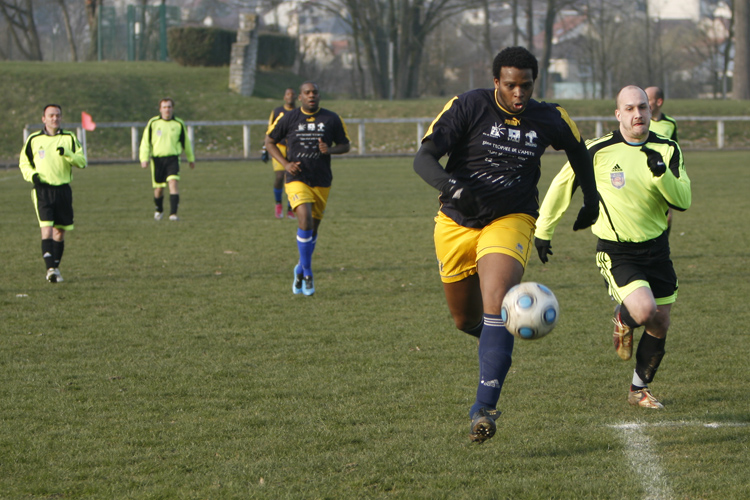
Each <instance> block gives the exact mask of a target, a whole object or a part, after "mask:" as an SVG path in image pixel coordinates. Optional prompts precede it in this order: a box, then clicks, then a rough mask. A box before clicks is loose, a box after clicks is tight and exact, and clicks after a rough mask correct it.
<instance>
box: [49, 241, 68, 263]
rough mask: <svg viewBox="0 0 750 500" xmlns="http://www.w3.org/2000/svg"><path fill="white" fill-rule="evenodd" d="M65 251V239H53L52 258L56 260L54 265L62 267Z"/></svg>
mask: <svg viewBox="0 0 750 500" xmlns="http://www.w3.org/2000/svg"><path fill="white" fill-rule="evenodd" d="M64 251H65V241H64V240H63V241H55V240H52V259H53V260H54V262H55V265H54V267H60V261H61V260H62V256H63V252H64Z"/></svg>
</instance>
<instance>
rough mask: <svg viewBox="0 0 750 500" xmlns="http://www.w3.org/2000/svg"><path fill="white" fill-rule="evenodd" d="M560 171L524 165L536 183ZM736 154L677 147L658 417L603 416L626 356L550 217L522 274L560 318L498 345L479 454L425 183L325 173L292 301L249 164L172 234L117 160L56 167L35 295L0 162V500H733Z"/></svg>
mask: <svg viewBox="0 0 750 500" xmlns="http://www.w3.org/2000/svg"><path fill="white" fill-rule="evenodd" d="M563 160H564V156H561V155H547V156H546V157H545V164H544V165H545V168H544V176H543V180H542V189H543V190H544V189H546V185H547V184H548V183H549V181H550V179H551V177H552V176H553V174H554V173H555V172H556V171H557V170H558V168H559V167H560V166H561V164H562V163H563ZM748 160H750V155H748V153H739V152H735V153H722V154H717V153H711V154H707V153H689V154H688V155H687V160H686V165H687V169H688V172H689V175H690V177H691V179H692V181H693V188H694V194H693V200H694V201H693V206H692V208H691V209H690V210H689V211H687V212H685V213H679V214H677V216H676V219H675V223H674V229H673V236H672V246H673V259H674V262H675V267H676V269H677V273H678V275H679V277H680V285H681V287H680V297H679V300H678V303H677V304H676V305H675V307H674V309H673V323H672V328H671V330H670V335H669V341H668V342H667V356H666V357H665V359H664V362H663V363H662V366H661V369H660V371H659V374H658V376H657V378H656V380H655V382H654V383H653V384H652V389H653V391H654V394H655V395H656V396H657V397H659V398H660V399H661V400H662V401H663V402H664V403H665V405H666V409H665V410H664V411H660V412H654V411H647V410H642V409H639V408H632V407H630V406H628V404H627V403H626V401H625V398H626V394H627V388H628V384H629V381H630V378H631V376H632V370H633V363H632V362H623V361H620V360H619V358H618V357H617V356H616V354H615V353H614V351H613V349H612V345H611V320H610V318H611V312H612V303H611V302H610V300H609V298H608V297H607V296H606V291H605V289H604V286H603V283H602V280H601V278H600V277H599V275H598V271H597V270H596V267H595V265H594V259H593V251H594V242H595V240H594V237H593V236H592V235H591V233H590V232H589V231H585V232H582V233H573V232H572V230H570V227H571V226H572V223H573V219H574V216H575V211H574V210H570V211H569V213H568V214H566V218H565V219H564V220H563V222H562V223H561V225H560V227H559V229H558V231H557V235H556V237H555V239H554V240H553V250H554V252H555V255H554V256H553V257H552V260H551V262H550V263H548V264H547V265H545V266H543V265H542V264H541V263H539V262H538V260H536V259H534V260H532V262H531V263H530V265H529V267H528V270H527V274H526V276H525V280H529V281H540V282H543V283H545V284H547V285H549V286H550V287H551V288H552V289H553V290H554V291H555V292H556V294H557V297H558V299H559V301H560V304H561V311H562V313H561V314H562V317H561V321H560V323H559V325H558V326H557V328H556V330H555V331H554V332H552V333H551V334H550V335H549V336H548V337H546V338H544V339H541V340H539V341H527V342H522V341H519V342H517V343H516V350H515V355H514V364H513V367H512V369H511V372H510V374H509V376H508V379H507V383H506V386H505V389H504V391H503V394H502V396H501V400H500V407H501V409H502V410H503V415H502V416H501V417H500V420H499V421H498V423H499V429H498V434H497V435H496V436H495V437H494V438H493V439H492V440H490V441H489V442H487V443H485V444H483V445H472V444H471V443H469V440H468V424H469V422H468V415H467V412H468V407H469V405H470V404H471V402H472V401H473V397H474V391H475V389H476V376H477V360H476V340H475V339H473V338H470V337H468V336H467V335H465V334H462V333H460V332H458V331H456V330H455V329H454V328H453V326H452V321H451V319H450V317H449V314H448V311H447V308H446V306H445V303H444V298H443V296H442V287H441V285H440V282H439V279H438V276H437V269H436V265H435V258H434V252H433V247H432V239H431V237H432V227H433V222H432V216H433V215H434V212H435V210H436V209H437V201H436V193H435V192H434V191H433V190H432V189H431V188H430V187H429V186H427V185H426V184H425V183H424V182H422V181H421V180H420V179H419V178H418V177H417V176H416V175H415V174H414V173H413V172H412V170H411V160H410V159H409V158H399V159H377V160H374V159H369V160H368V159H357V158H352V157H342V158H337V159H336V160H335V161H334V186H333V190H332V194H331V198H330V203H329V208H328V211H327V213H326V219H325V220H324V222H323V225H322V226H321V231H320V235H319V241H318V245H317V249H316V253H315V258H314V269H315V272H316V274H315V276H316V287H317V293H316V294H315V295H314V296H313V297H309V298H308V297H302V296H294V295H292V293H291V281H292V267H293V266H294V264H295V262H296V258H297V253H296V245H295V227H296V222H295V221H291V220H276V219H274V218H273V215H272V214H273V200H272V193H271V183H272V173H271V170H270V167H268V166H267V165H264V164H262V163H260V162H251V163H247V162H245V163H239V162H229V163H218V162H217V163H206V162H204V163H198V165H197V167H196V169H195V170H194V171H187V172H185V173H184V175H183V179H182V182H181V184H180V187H181V197H182V203H181V206H180V215H181V217H182V220H181V221H180V222H177V223H172V222H168V221H166V220H164V221H161V222H155V221H154V220H153V218H152V214H153V208H152V201H151V196H152V192H151V189H150V180H149V176H148V173H147V172H145V171H143V170H141V169H140V168H139V167H138V166H137V165H136V164H131V165H117V166H94V167H90V168H89V169H86V170H83V171H79V172H76V177H75V179H74V181H73V190H74V196H75V209H76V229H75V231H72V232H70V233H69V235H68V238H67V239H66V241H67V246H66V250H65V257H64V259H63V263H62V266H61V270H62V273H63V276H64V277H65V282H64V283H60V284H57V285H52V284H49V283H47V282H46V281H45V280H44V269H43V267H44V266H43V262H42V259H41V255H40V254H41V252H40V244H39V229H38V228H37V227H36V220H35V216H34V212H33V208H32V205H31V202H30V200H29V185H28V184H26V183H24V182H23V181H22V179H21V176H20V174H19V172H18V171H17V170H6V171H0V193H2V199H3V207H4V211H3V217H2V234H3V244H2V245H1V246H0V258H1V259H2V262H3V266H2V272H0V304H1V306H0V325H2V327H1V332H2V333H1V334H0V373H2V383H0V401H2V404H1V405H0V497H2V498H4V499H29V498H45V499H46V498H65V499H83V498H107V499H108V498H118V499H135V498H139V499H140V498H165V499H166V498H170V499H171V498H180V499H183V498H192V499H205V498H212V499H213V498H227V499H228V498H233V499H234V498H236V499H246V498H259V499H281V498H286V499H299V498H311V499H312V498H315V499H318V498H319V499H323V498H328V499H339V498H400V499H414V498H422V499H440V498H442V499H455V498H466V499H468V498H472V499H474V498H487V499H540V500H542V499H586V498H587V499H625V498H627V499H640V498H662V499H717V500H719V499H721V500H726V499H745V498H747V495H748V491H750V473H749V471H750V449H749V448H750V364H748V362H747V353H748V342H750V338H749V336H748V324H750V315H749V314H748V307H747V301H748V297H750V279H749V278H750V271H748V269H750V253H748V248H750V241H749V240H750V231H749V230H748V229H749V228H748V223H747V220H746V217H745V214H747V213H748V211H750V200H749V199H748V197H747V196H746V195H745V191H746V188H747V186H748V183H749V182H750V170H748ZM542 192H543V191H542ZM574 201H575V203H576V204H578V203H579V202H580V199H577V200H574Z"/></svg>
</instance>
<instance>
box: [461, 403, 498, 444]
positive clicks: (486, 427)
mask: <svg viewBox="0 0 750 500" xmlns="http://www.w3.org/2000/svg"><path fill="white" fill-rule="evenodd" d="M499 416H500V410H490V409H487V408H480V409H479V411H478V412H476V413H474V415H472V416H471V432H470V433H469V439H471V441H472V442H474V443H484V442H485V441H487V440H488V439H489V438H491V437H492V436H494V435H495V431H497V424H495V420H497V419H498V417H499Z"/></svg>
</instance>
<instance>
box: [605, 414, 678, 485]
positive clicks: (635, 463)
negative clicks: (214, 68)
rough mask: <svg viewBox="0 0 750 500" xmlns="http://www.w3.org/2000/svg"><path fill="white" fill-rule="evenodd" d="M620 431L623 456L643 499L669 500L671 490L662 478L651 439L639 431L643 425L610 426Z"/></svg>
mask: <svg viewBox="0 0 750 500" xmlns="http://www.w3.org/2000/svg"><path fill="white" fill-rule="evenodd" d="M611 427H614V428H615V429H617V430H619V431H620V437H621V438H622V440H623V441H624V442H625V454H626V455H627V456H628V459H629V460H630V465H631V467H633V470H634V471H635V476H636V477H637V478H640V480H641V482H642V483H643V489H644V490H645V492H646V496H645V497H644V498H645V499H647V500H669V499H671V498H673V497H672V488H670V487H669V485H668V484H667V479H666V477H664V472H663V471H662V468H661V465H660V464H659V457H658V456H657V455H656V454H654V452H653V446H652V445H651V439H650V438H649V437H648V436H647V435H645V434H644V433H643V432H641V430H642V429H643V427H646V426H645V425H644V424H620V425H612V426H611Z"/></svg>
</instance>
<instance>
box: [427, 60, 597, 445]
mask: <svg viewBox="0 0 750 500" xmlns="http://www.w3.org/2000/svg"><path fill="white" fill-rule="evenodd" d="M537 74H538V64H537V60H536V58H535V57H534V55H533V54H531V53H530V52H529V51H528V50H526V49H525V48H523V47H509V48H506V49H504V50H502V51H501V52H500V53H499V54H497V56H496V57H495V60H494V62H493V65H492V75H493V81H494V88H491V89H477V90H472V91H469V92H466V93H464V94H461V95H459V96H457V97H454V98H453V99H451V100H450V101H449V102H448V103H447V104H446V105H445V107H444V108H443V111H442V112H441V113H440V114H439V115H438V116H437V118H435V120H434V121H433V122H432V124H431V125H430V128H429V129H428V131H427V133H426V134H425V136H424V138H423V139H422V145H421V147H420V149H419V151H418V152H417V155H416V157H415V159H414V170H415V171H416V172H417V173H418V174H419V175H420V176H421V177H422V178H423V179H424V180H425V181H426V182H427V183H428V184H430V185H431V186H433V187H434V188H435V189H437V190H438V191H440V210H439V211H438V214H437V217H435V233H434V238H435V250H436V254H437V259H438V264H439V272H440V278H441V281H442V282H443V290H444V292H445V298H446V300H447V302H448V309H449V310H450V312H451V315H452V316H453V321H454V322H455V325H456V327H457V328H458V329H459V330H462V331H464V332H466V333H468V334H469V335H473V336H475V337H479V372H480V373H479V383H478V387H477V392H476V400H475V402H474V404H473V405H472V406H471V409H470V410H469V417H470V419H471V431H470V433H469V438H470V439H471V440H472V441H475V442H480V443H481V442H483V441H485V440H487V439H489V438H491V437H492V436H493V435H494V434H495V431H496V423H495V420H496V419H497V418H498V416H499V415H500V411H498V410H497V403H498V400H499V397H500V391H501V389H502V387H503V382H504V380H505V376H506V375H507V373H508V370H509V369H510V365H511V355H512V352H513V338H514V337H513V336H512V335H511V334H510V333H509V332H508V330H507V329H506V328H505V326H504V324H503V321H502V319H501V316H500V309H501V306H502V303H503V297H505V294H506V292H507V291H508V290H509V289H510V288H511V287H513V286H514V285H517V284H518V283H520V281H521V278H522V277H523V273H524V269H525V267H526V263H527V261H528V257H529V253H530V251H531V249H532V248H533V246H532V239H533V236H534V223H535V221H536V217H537V215H538V209H539V202H538V197H539V193H538V190H537V182H538V181H539V177H540V167H541V156H542V154H543V153H544V151H545V149H546V148H547V146H552V147H554V148H555V149H558V150H559V149H563V150H565V152H566V153H567V155H568V158H569V159H570V161H571V164H572V165H573V168H575V171H576V173H577V174H578V175H579V180H580V185H581V188H582V190H583V193H584V205H583V207H582V208H581V210H580V212H579V214H578V218H577V220H576V221H575V224H574V226H573V229H574V230H579V229H583V228H586V227H589V226H590V225H591V224H592V223H593V222H594V221H595V220H596V217H597V216H598V212H599V210H598V195H597V192H596V186H595V184H594V177H593V171H592V166H591V158H590V157H589V155H588V152H587V151H586V146H585V144H584V142H583V140H582V139H581V135H580V133H579V132H578V128H577V127H576V125H575V123H573V121H572V120H571V119H570V117H569V116H568V114H567V112H566V111H565V110H564V109H563V108H561V107H560V106H558V105H556V104H548V103H544V102H538V101H535V100H534V99H531V95H532V92H533V91H534V82H535V80H536V77H537ZM445 155H448V160H447V163H446V166H445V168H443V166H442V165H441V164H440V162H439V160H440V158H442V157H443V156H445Z"/></svg>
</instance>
